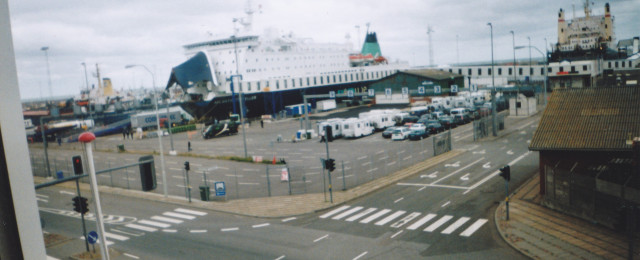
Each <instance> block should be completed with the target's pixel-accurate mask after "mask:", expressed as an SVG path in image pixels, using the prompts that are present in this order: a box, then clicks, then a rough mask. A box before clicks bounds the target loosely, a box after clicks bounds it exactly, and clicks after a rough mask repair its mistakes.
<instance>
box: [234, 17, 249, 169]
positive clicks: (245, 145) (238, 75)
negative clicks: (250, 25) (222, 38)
mask: <svg viewBox="0 0 640 260" xmlns="http://www.w3.org/2000/svg"><path fill="white" fill-rule="evenodd" d="M238 21H239V19H237V18H234V19H233V23H234V27H235V23H236V22H238ZM235 32H236V30H233V36H231V38H233V50H234V53H235V56H236V62H235V63H236V75H232V76H231V77H230V80H231V86H233V78H239V79H238V81H240V80H242V75H240V72H239V71H240V69H239V67H240V65H238V63H239V62H240V60H239V59H238V44H237V38H236V35H235ZM238 92H239V94H240V125H241V126H242V143H243V144H244V157H245V158H247V157H249V155H248V154H247V136H246V134H245V124H244V95H243V92H244V91H243V89H242V86H240V87H239V88H238Z"/></svg>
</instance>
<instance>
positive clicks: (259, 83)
mask: <svg viewBox="0 0 640 260" xmlns="http://www.w3.org/2000/svg"><path fill="white" fill-rule="evenodd" d="M258 91H260V81H258Z"/></svg>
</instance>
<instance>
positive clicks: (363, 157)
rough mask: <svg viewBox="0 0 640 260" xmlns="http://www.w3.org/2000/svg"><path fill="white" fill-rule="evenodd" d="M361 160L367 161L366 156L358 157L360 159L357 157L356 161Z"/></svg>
mask: <svg viewBox="0 0 640 260" xmlns="http://www.w3.org/2000/svg"><path fill="white" fill-rule="evenodd" d="M363 159H367V156H366V155H365V156H360V157H358V161H359V160H363Z"/></svg>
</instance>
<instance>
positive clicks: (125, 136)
mask: <svg viewBox="0 0 640 260" xmlns="http://www.w3.org/2000/svg"><path fill="white" fill-rule="evenodd" d="M124 139H127V129H126V128H123V129H122V140H124Z"/></svg>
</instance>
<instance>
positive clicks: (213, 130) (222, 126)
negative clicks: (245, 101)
mask: <svg viewBox="0 0 640 260" xmlns="http://www.w3.org/2000/svg"><path fill="white" fill-rule="evenodd" d="M239 126H240V124H238V123H237V122H235V121H226V122H219V123H216V124H211V125H208V126H205V127H204V128H203V129H202V137H204V139H209V138H213V137H219V136H225V135H232V134H237V133H238V127H239Z"/></svg>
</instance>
